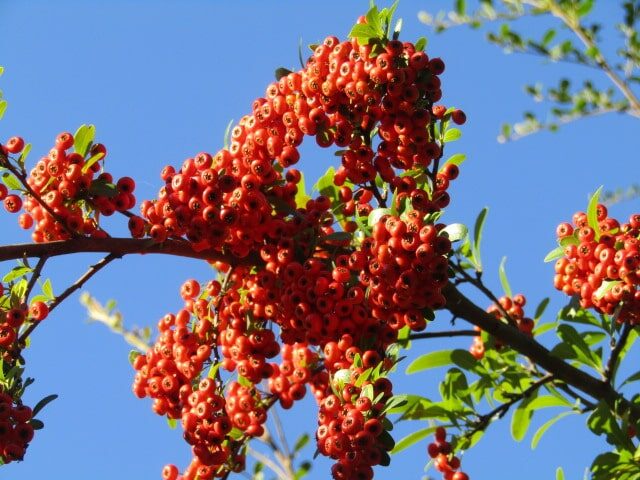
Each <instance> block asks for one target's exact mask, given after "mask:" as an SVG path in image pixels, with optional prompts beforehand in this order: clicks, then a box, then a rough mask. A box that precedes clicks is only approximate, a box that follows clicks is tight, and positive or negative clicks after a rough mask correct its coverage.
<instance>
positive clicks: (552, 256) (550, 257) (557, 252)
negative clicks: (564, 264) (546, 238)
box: [544, 246, 564, 263]
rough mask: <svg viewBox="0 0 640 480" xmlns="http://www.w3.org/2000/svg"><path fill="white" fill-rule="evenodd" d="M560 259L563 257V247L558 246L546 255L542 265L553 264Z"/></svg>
mask: <svg viewBox="0 0 640 480" xmlns="http://www.w3.org/2000/svg"><path fill="white" fill-rule="evenodd" d="M562 257H564V247H560V246H558V247H556V248H554V249H553V250H551V251H550V252H549V253H547V255H546V256H545V257H544V263H549V262H553V261H554V260H557V259H559V258H562Z"/></svg>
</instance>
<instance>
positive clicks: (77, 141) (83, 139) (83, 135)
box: [73, 125, 96, 157]
mask: <svg viewBox="0 0 640 480" xmlns="http://www.w3.org/2000/svg"><path fill="white" fill-rule="evenodd" d="M95 135H96V127H95V126H94V125H80V127H78V130H76V133H75V135H74V136H73V148H74V150H75V151H76V152H77V153H79V154H80V155H82V156H83V157H84V156H85V155H86V154H87V151H88V150H89V145H91V142H93V140H94V138H95Z"/></svg>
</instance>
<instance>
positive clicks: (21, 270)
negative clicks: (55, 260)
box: [2, 267, 33, 283]
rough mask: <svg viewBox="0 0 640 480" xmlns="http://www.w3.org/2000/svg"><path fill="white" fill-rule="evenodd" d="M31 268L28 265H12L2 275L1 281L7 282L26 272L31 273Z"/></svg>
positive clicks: (22, 275)
mask: <svg viewBox="0 0 640 480" xmlns="http://www.w3.org/2000/svg"><path fill="white" fill-rule="evenodd" d="M32 271H33V270H32V269H30V268H29V267H13V268H12V269H11V270H9V272H8V273H7V274H6V275H5V276H4V277H2V282H3V283H9V282H11V281H13V280H15V279H16V278H20V277H24V276H25V275H27V274H28V273H31V272H32Z"/></svg>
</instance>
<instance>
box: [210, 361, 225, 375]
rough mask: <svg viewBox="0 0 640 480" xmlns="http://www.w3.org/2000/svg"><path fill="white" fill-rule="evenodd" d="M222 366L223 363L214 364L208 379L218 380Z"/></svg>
mask: <svg viewBox="0 0 640 480" xmlns="http://www.w3.org/2000/svg"><path fill="white" fill-rule="evenodd" d="M220 365H222V362H215V363H212V364H211V366H210V367H209V371H208V372H207V378H216V375H217V374H218V370H219V369H220Z"/></svg>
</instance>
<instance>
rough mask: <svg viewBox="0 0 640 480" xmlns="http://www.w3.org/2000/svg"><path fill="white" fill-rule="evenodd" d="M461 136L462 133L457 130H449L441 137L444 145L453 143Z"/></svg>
mask: <svg viewBox="0 0 640 480" xmlns="http://www.w3.org/2000/svg"><path fill="white" fill-rule="evenodd" d="M461 136H462V132H461V131H460V129H458V128H450V129H449V130H447V131H446V132H445V133H444V137H442V141H443V142H444V143H448V142H455V141H456V140H458V139H459V138H460V137H461Z"/></svg>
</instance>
